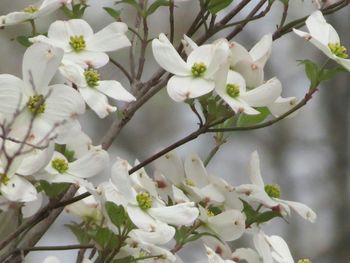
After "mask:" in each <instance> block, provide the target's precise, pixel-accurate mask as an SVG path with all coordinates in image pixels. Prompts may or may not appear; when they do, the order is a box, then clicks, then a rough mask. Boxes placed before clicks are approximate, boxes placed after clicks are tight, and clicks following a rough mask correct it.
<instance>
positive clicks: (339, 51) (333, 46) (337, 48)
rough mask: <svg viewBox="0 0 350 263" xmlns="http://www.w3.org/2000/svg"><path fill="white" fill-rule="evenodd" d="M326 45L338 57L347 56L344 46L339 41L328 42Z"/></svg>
mask: <svg viewBox="0 0 350 263" xmlns="http://www.w3.org/2000/svg"><path fill="white" fill-rule="evenodd" d="M328 47H329V49H330V50H331V52H332V53H333V54H334V55H336V56H337V57H340V58H347V57H348V54H347V53H346V48H345V47H344V46H342V45H340V43H329V44H328Z"/></svg>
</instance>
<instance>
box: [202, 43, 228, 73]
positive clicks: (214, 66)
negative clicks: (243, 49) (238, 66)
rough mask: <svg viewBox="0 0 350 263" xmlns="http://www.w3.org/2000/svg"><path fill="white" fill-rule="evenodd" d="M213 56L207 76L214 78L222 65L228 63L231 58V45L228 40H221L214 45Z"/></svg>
mask: <svg viewBox="0 0 350 263" xmlns="http://www.w3.org/2000/svg"><path fill="white" fill-rule="evenodd" d="M212 52H213V54H212V57H211V60H210V63H209V65H208V69H207V71H206V72H205V76H208V77H212V76H213V75H214V74H215V73H216V72H217V71H218V70H219V68H220V66H221V65H223V64H226V63H227V62H228V59H229V56H230V49H229V43H228V41H227V40H226V39H219V40H218V41H216V42H215V43H214V45H213V51H212Z"/></svg>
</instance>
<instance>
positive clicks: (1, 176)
mask: <svg viewBox="0 0 350 263" xmlns="http://www.w3.org/2000/svg"><path fill="white" fill-rule="evenodd" d="M9 181H10V177H8V176H7V174H0V183H1V184H4V185H7V184H8V183H9Z"/></svg>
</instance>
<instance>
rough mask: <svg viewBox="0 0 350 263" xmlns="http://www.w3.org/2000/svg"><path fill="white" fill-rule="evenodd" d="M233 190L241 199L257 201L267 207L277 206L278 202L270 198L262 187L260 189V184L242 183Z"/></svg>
mask: <svg viewBox="0 0 350 263" xmlns="http://www.w3.org/2000/svg"><path fill="white" fill-rule="evenodd" d="M235 191H236V193H237V194H239V195H240V197H241V198H242V199H243V200H247V201H251V202H257V203H259V204H263V205H265V206H267V207H274V206H278V202H276V201H274V200H272V199H271V198H270V197H269V196H268V195H267V193H266V192H265V190H264V189H261V187H260V186H257V185H255V184H243V185H240V186H237V187H236V188H235Z"/></svg>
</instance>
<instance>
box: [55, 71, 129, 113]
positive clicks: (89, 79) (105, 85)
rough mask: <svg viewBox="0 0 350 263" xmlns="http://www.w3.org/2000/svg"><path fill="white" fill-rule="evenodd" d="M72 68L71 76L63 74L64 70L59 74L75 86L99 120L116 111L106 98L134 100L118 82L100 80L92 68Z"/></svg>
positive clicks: (97, 73)
mask: <svg viewBox="0 0 350 263" xmlns="http://www.w3.org/2000/svg"><path fill="white" fill-rule="evenodd" d="M72 67H75V73H73V72H71V74H69V75H67V74H65V73H67V71H65V70H64V69H62V70H61V73H63V75H64V76H65V77H67V78H68V79H69V80H70V81H72V82H73V83H75V84H76V86H77V88H78V90H79V92H80V94H81V95H82V97H83V98H84V100H85V102H86V103H87V105H89V107H90V108H91V109H92V110H93V111H94V112H95V113H96V114H97V115H98V116H99V117H100V118H105V117H106V116H107V115H108V114H109V113H111V112H115V111H116V110H117V107H114V106H112V105H110V104H109V103H108V99H107V97H110V98H112V99H115V100H119V101H125V102H131V101H135V100H136V98H135V97H134V96H133V95H132V94H131V93H130V92H128V91H127V90H126V89H125V88H124V87H123V86H122V85H121V84H120V82H118V81H116V80H100V74H99V72H98V71H97V70H95V69H92V68H88V69H85V70H84V69H83V68H81V67H79V66H77V65H71V67H70V68H72ZM63 68H65V67H63Z"/></svg>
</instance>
